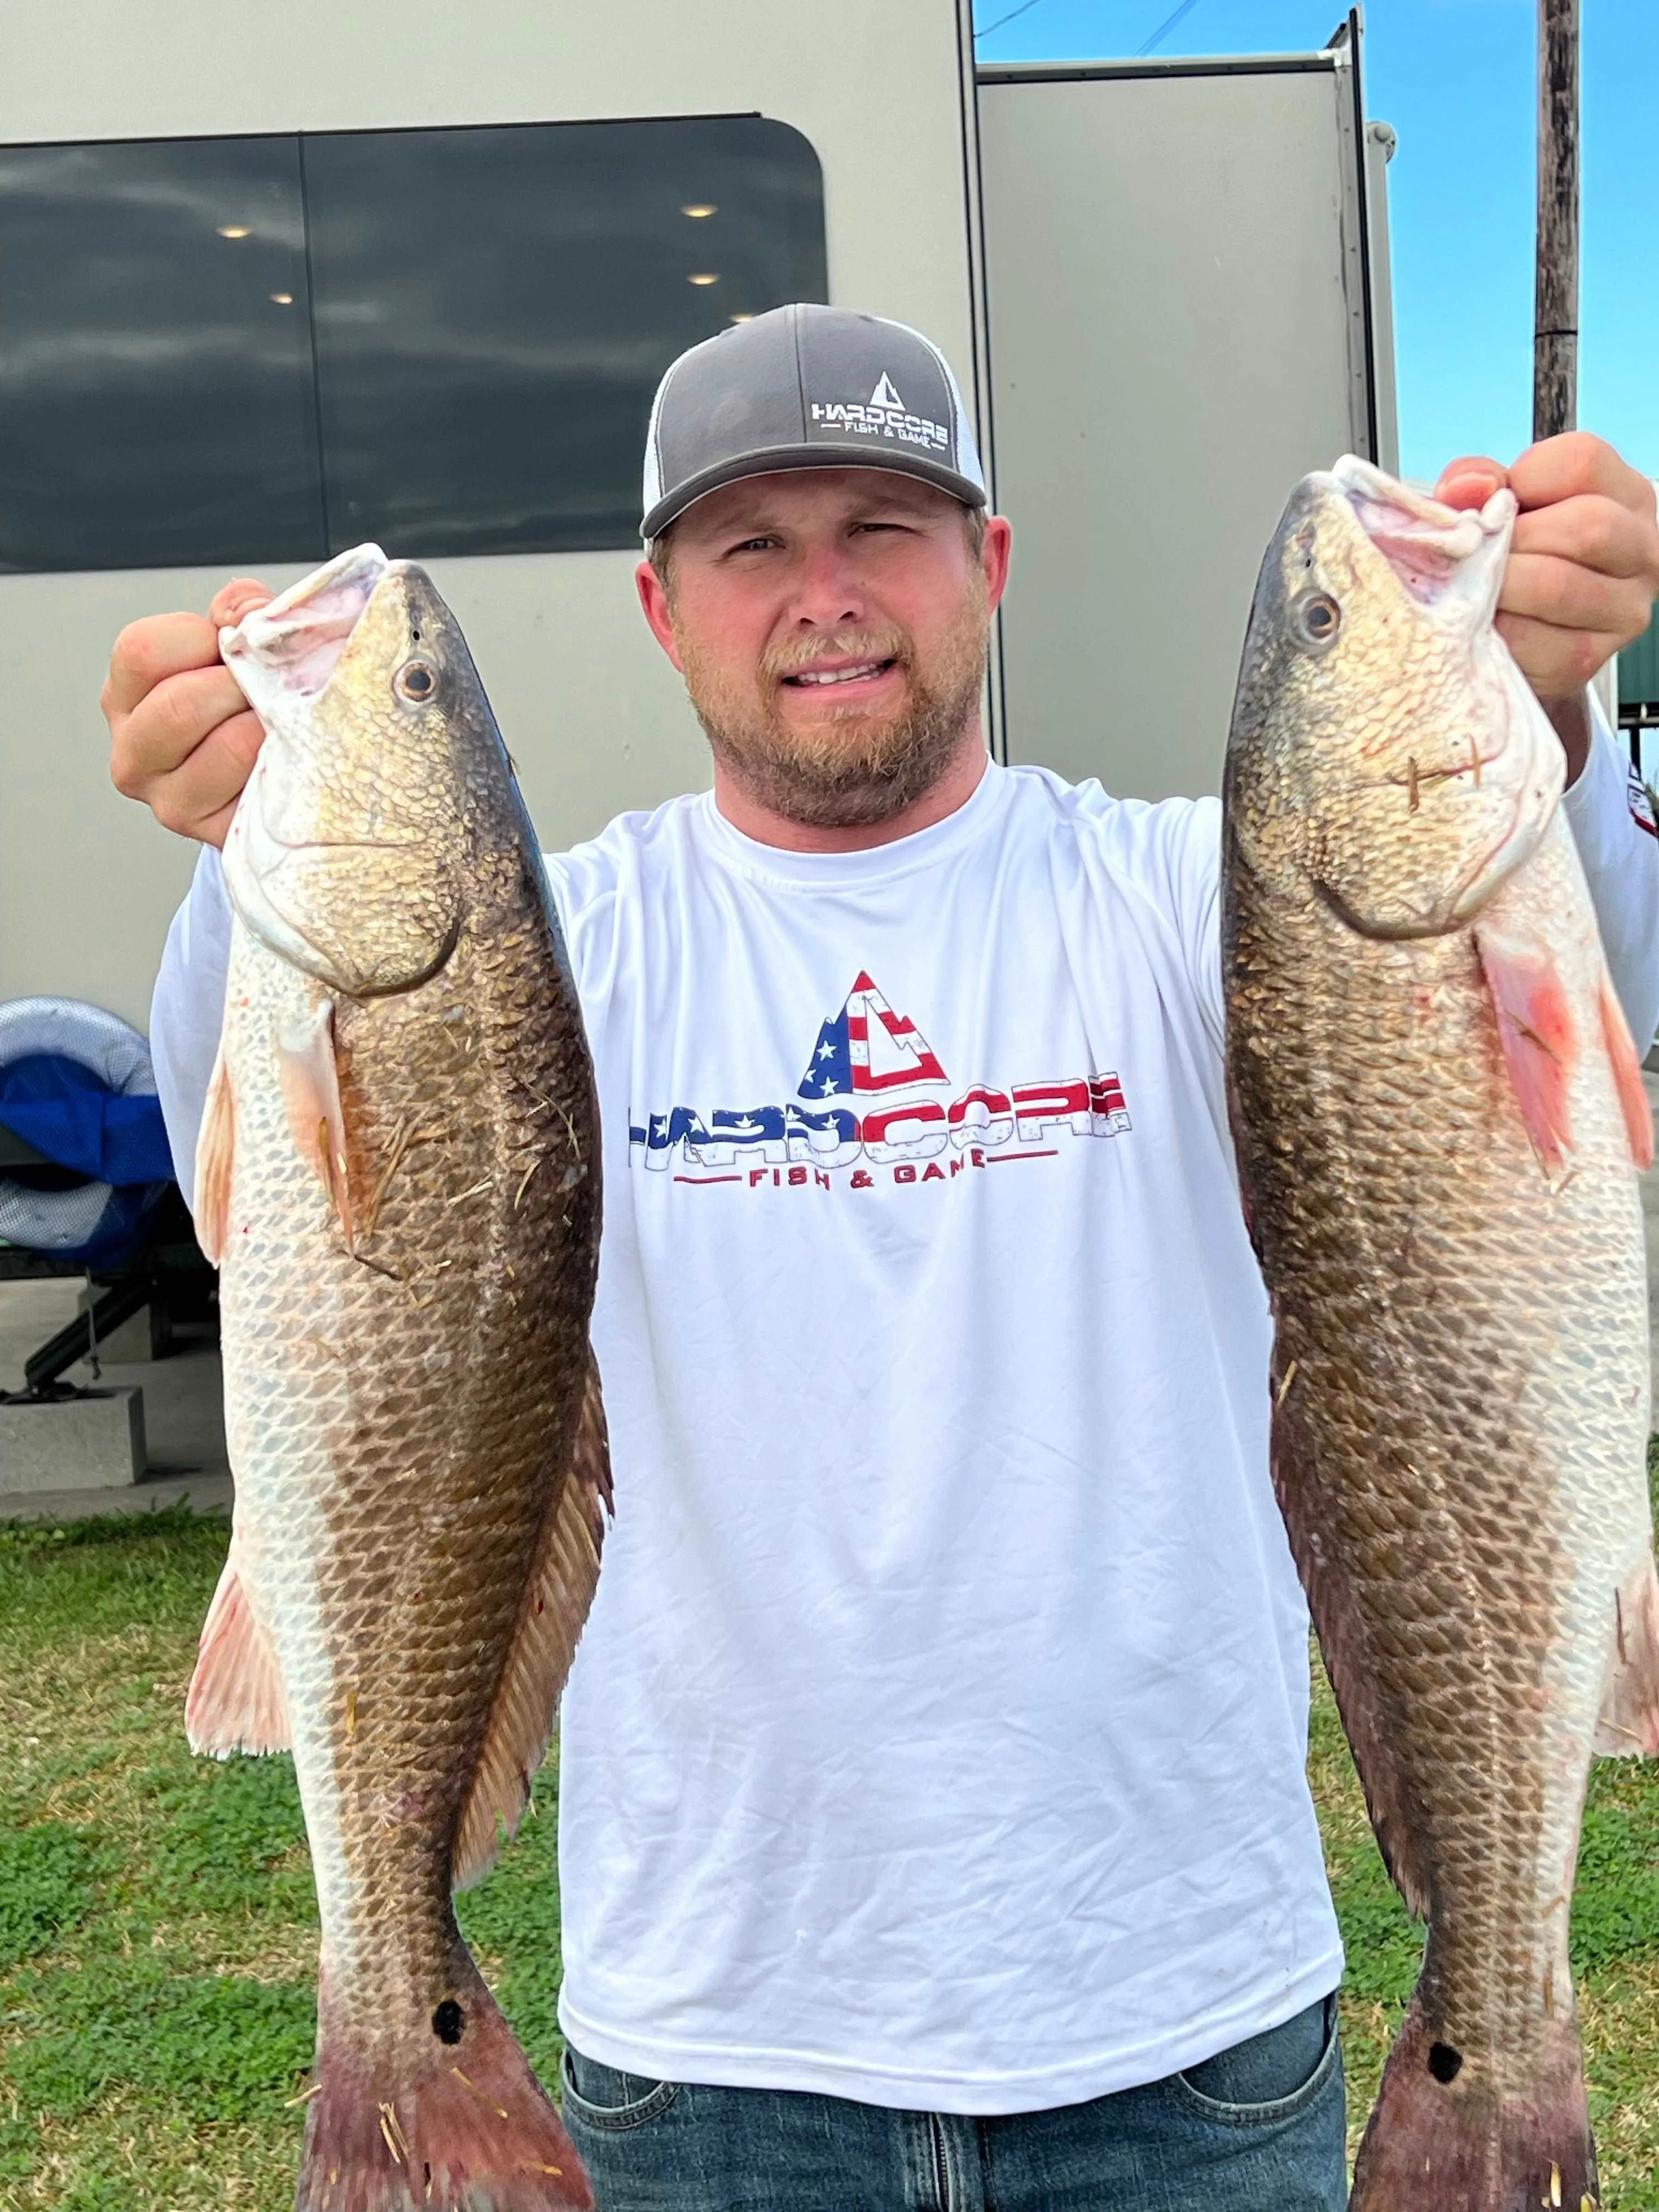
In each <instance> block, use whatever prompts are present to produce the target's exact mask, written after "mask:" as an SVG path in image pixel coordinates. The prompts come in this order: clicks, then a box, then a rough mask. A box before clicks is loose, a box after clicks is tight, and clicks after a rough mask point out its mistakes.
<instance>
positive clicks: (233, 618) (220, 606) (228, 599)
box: [207, 576, 276, 629]
mask: <svg viewBox="0 0 1659 2212" xmlns="http://www.w3.org/2000/svg"><path fill="white" fill-rule="evenodd" d="M275 597H276V594H275V592H271V591H270V590H268V589H267V588H266V586H264V584H261V583H259V582H258V580H256V579H255V578H254V577H252V576H234V577H233V578H232V579H231V580H230V582H229V583H228V584H222V585H221V586H219V589H218V590H217V591H216V592H215V593H214V595H213V602H212V605H210V607H209V609H208V611H207V618H208V620H209V621H210V623H213V624H215V626H216V628H218V629H234V628H235V626H236V624H237V623H239V622H240V621H241V619H242V617H243V616H244V615H251V614H252V612H253V610H254V609H255V607H266V606H269V605H270V602H271V600H272V599H274V598H275Z"/></svg>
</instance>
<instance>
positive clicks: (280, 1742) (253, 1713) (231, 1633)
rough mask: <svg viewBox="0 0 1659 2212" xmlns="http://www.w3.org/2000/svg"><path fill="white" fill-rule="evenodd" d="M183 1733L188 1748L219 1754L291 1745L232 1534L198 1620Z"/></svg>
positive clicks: (278, 1678)
mask: <svg viewBox="0 0 1659 2212" xmlns="http://www.w3.org/2000/svg"><path fill="white" fill-rule="evenodd" d="M185 1735H186V1736H187V1737H188V1738H189V1741H190V1747H191V1750H192V1751H210V1752H212V1753H215V1754H216V1756H217V1757H219V1758H221V1759H222V1758H224V1757H225V1756H226V1754H227V1753H230V1752H233V1751H252V1752H263V1751H289V1750H291V1749H292V1748H293V1742H294V1738H293V1732H292V1730H291V1729H290V1727H289V1717H288V1705H287V1702H286V1700H285V1699H284V1698H283V1677H282V1671H281V1669H280V1668H278V1666H277V1664H276V1652H275V1651H274V1650H272V1649H271V1647H270V1639H269V1638H267V1637H266V1636H265V1635H264V1632H263V1631H262V1630H261V1629H260V1627H259V1626H258V1622H257V1621H256V1620H254V1618H253V1614H252V1610H251V1608H250V1607H249V1605H248V1601H247V1593H246V1591H245V1590H244V1589H243V1588H242V1579H241V1575H240V1571H239V1568H238V1562H237V1557H236V1543H235V1539H234V1537H233V1538H232V1540H231V1547H230V1555H229V1557H228V1559H226V1561H225V1565H224V1571H223V1573H222V1575H221V1576H220V1577H219V1587H218V1589H216V1590H215V1592H214V1593H213V1602H212V1604H211V1605H210V1607H208V1616H207V1619H206V1620H205V1621H204V1622H203V1624H202V1640H201V1645H200V1649H199V1651H198V1654H197V1661H196V1672H195V1674H193V1675H192V1676H191V1683H190V1695H189V1696H188V1697H187V1698H186V1699H185Z"/></svg>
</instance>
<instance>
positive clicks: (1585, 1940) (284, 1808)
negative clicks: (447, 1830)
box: [0, 1513, 1659, 2212]
mask: <svg viewBox="0 0 1659 2212" xmlns="http://www.w3.org/2000/svg"><path fill="white" fill-rule="evenodd" d="M226 1536H227V1524H226V1523H225V1522H222V1521H215V1520H204V1521H195V1520H191V1518H190V1517H189V1516H187V1515H185V1514H180V1513H174V1514H158V1515H155V1516H153V1517H151V1518H149V1519H145V1520H133V1521H126V1522H116V1521H112V1522H88V1523H82V1524H80V1525H78V1526H76V1527H72V1528H67V1529H58V1530H40V1529H27V1528H14V1529H9V1530H8V1529H0V1686H3V1687H0V2208H3V2212H24V2208H31V2212H33V2208H35V2207H48V2206H50V2207H53V2208H62V2209H63V2212H94V2208H98V2212H103V2208H109V2212H207V2208H209V2207H219V2206H225V2205H231V2206H246V2207H249V2208H252V2212H288V2208H289V2205H290V2204H291V2203H292V2197H293V2186H294V2172H295V2160H296V2154H297V2150H298V2144H299V2136H300V2129H301V2118H302V2114H301V2111H300V2109H299V2108H298V2107H297V2106H295V2103H294V2102H293V2101H292V2100H293V2099H294V2098H295V2094H296V2092H297V2091H298V2090H299V2089H300V2088H301V2086H302V2083H303V2081H304V2078H305V2074H306V2069H307V2064H308V2063H309V2059H310V2056H311V2044H312V2024H313V2009H312V2008H313V1990H312V1974H313V1958H314V1949H315V1942H316V1933H315V1918H314V1912H313V1903H312V1893H311V1878H310V1872H309V1868H308V1866H307V1857H306V1848H305V1835H304V1829H303V1826H302V1825H301V1819H300V1808H299V1802H298V1799H297V1797H296V1796H295V1790H294V1779H293V1771H292V1768H291V1766H290V1765H289V1762H288V1760H286V1759H232V1760H230V1761H228V1763H226V1764H224V1765H220V1764H218V1763H216V1762H215V1761H212V1760H207V1759H199V1760H198V1759H191V1756H190V1753H188V1751H187V1750H186V1749H185V1741H184V1735H183V1731H182V1728H181V1725H180V1717H179V1716H180V1711H181V1708H182V1705H183V1699H184V1692H185V1684H186V1682H187V1681H188V1680H189V1675H190V1669H191V1661H192V1658H193V1656H194V1650H195V1642H196V1635H197V1630H198V1628H199V1626H200V1625H201V1620H202V1616H203V1613H204V1611H205V1609H206V1606H207V1601H208V1599H209V1597H210V1595H211V1593H212V1589H213V1585H214V1583H215V1580H216V1577H217V1575H218V1571H219V1567H220V1564H221V1562H222V1559H223V1556H224V1547H225V1542H226ZM1311 1771H1312V1775H1313V1779H1314V1786H1315V1792H1316V1796H1317V1797H1318V1800H1319V1804H1320V1811H1321V1816H1322V1821H1323V1825H1324V1832H1325V1844H1326V1854H1327V1858H1328V1864H1329V1867H1330V1871H1331V1878H1332V1883H1333V1887H1334V1890H1335V1893H1336V1899H1337V1905H1338V1910H1339V1911H1340V1914H1341V1917H1342V1923H1343V1929H1344V1933H1345V1935H1346V1939H1347V1943H1348V1951H1349V1972H1348V1980H1347V1984H1346V1989H1345V1991H1344V1999H1343V2011H1344V2029H1345V2033H1346V2039H1347V2051H1348V2068H1349V2080H1350V2087H1351V2101H1352V2111H1353V2112H1354V2114H1355V2116H1356V2119H1357V2120H1360V2119H1363V2118H1364V2112H1365V2111H1366V2110H1367V2108H1368V2106H1369V2103H1370V2097H1371V2095H1372V2093H1374V2091H1375V2088H1376V2079H1377V2075H1378V2073H1379V2071H1380V2069H1381V2066H1382V2062H1383V2053H1384V2051H1385V2050H1386V2048H1387V2045H1388V2041H1389V2035H1390V2033H1391V2032H1392V2028H1393V2025H1394V2023H1395V2021H1396V2020H1397V2019H1398V2017H1399V2014H1400V2010H1401V2005H1402V2002H1403V2001H1404V1999H1405V1997H1406V1996H1407V1992H1408V1991H1409V1990H1410V1988H1411V1985H1412V1982H1413V1978H1414V1976H1415V1973H1416V1961H1417V1954H1418V1939H1417V1936H1416V1935H1415V1933H1414V1931H1413V1928H1412V1926H1411V1923H1409V1922H1408V1921H1407V1917H1406V1916H1405V1913H1404V1911H1403V1910H1402V1909H1401V1905H1400V1904H1399V1901H1398V1900H1397V1899H1396V1898H1395V1893H1394V1892H1393V1890H1392V1888H1391V1887H1389V1881H1388V1879H1387V1877H1386V1875H1384V1874H1383V1869H1382V1865H1381V1863H1380V1861H1379V1860H1378V1858H1377V1855H1376V1848H1375V1846H1374V1844H1372V1842H1371V1838H1370V1829H1369V1827H1368V1826H1367V1825H1366V1821H1365V1814H1364V1805H1363V1802H1362V1801H1361V1799H1360V1796H1359V1790H1358V1784H1357V1782H1356V1781H1355V1779H1354V1775H1353V1770H1352V1764H1351V1762H1350V1760H1349V1758H1348V1754H1347V1750H1346V1746H1345V1744H1344V1742H1343V1740H1342V1733H1341V1730H1340V1727H1339V1726H1338V1724H1337V1720H1336V1716H1335V1712H1334V1708H1333V1706H1332V1705H1331V1701H1330V1699H1329V1696H1328V1693H1327V1692H1325V1690H1324V1688H1323V1685H1322V1682H1321V1683H1318V1684H1317V1685H1316V1705H1315V1713H1314V1726H1313V1741H1312V1750H1311ZM536 1796H537V1808H538V1818H537V1819H535V1820H529V1821H526V1824H525V1827H524V1831H523V1832H522V1834H521V1836H520V1839H519V1841H518V1842H517V1844H514V1845H513V1847H512V1848H511V1849H510V1850H508V1851H507V1853H506V1854H505V1855H504V1857H503V1858H502V1861H501V1864H500V1865H499V1866H498V1867H497V1869H496V1870H495V1873H494V1874H493V1875H491V1876H490V1878H489V1881H487V1882H485V1883H484V1884H483V1886H482V1887H480V1888H478V1889H477V1890H476V1891H474V1892H472V1893H471V1894H470V1895H469V1896H467V1897H465V1898H464V1899H462V1900H461V1909H462V1920H463V1924H464V1926H465V1929H466V1931H467V1935H468V1936H469V1939H470V1940H471V1943H472V1945H473V1948H474V1949H475V1950H476V1951H477V1953H478V1954H479V1956H480V1958H481V1959H482V1960H483V1966H484V1969H485V1972H487V1973H488V1974H489V1978H490V1980H491V1982H492V1983H493V1984H495V1989H496V1990H497V1992H498V1993H499V1995H500V1996H501V2001H502V2002H503V2004H504V2005H505V2007H506V2008H507V2015H508V2016H509V2018H510V2019H511V2020H512V2021H513V2025H514V2026H515V2027H517V2029H518V2031H519V2033H520V2037H521V2039H523V2041H524V2043H525V2045H526V2048H527V2049H528V2051H529V2052H530V2055H531V2057H532V2061H533V2062H534V2063H535V2064H536V2065H537V2067H538V2069H539V2070H541V2071H542V2073H543V2074H544V2078H547V2079H551V2078H553V2072H554V2067H555V2063H556V2057H557V2051H558V2032H557V2027H556V2022H555V2015H554V1998H555V1993H556V1988H557V1982H558V1939H559V1928H558V1909H557V1904H556V1888H555V1862H554V1848H553V1846H554V1825H555V1824H554V1820H553V1819H552V1817H551V1815H552V1814H553V1810H554V1803H555V1780H554V1775H553V1771H552V1770H551V1768H549V1769H548V1770H546V1771H544V1773H543V1775H542V1777H541V1778H540V1780H539V1781H538V1784H537V1791H536ZM1574 1953H1575V1958H1576V1961H1577V1967H1578V1971H1579V1974H1580V1984H1579V1988H1580V1998H1581V2002H1582V2006H1583V2016H1584V2027H1585V2042H1586V2045H1587V2048H1588V2054H1589V2075H1590V2081H1591V2100H1592V2105H1593V2107H1594V2110H1595V2121H1596V2129H1597V2134H1598V2137H1599V2141H1600V2144H1601V2159H1602V2177H1603V2183H1604V2190H1605V2201H1606V2203H1607V2207H1608V2208H1609V2212H1659V1770H1656V1768H1652V1767H1647V1766H1644V1765H1638V1764H1636V1763H1633V1762H1626V1761H1619V1762H1608V1763H1605V1764H1603V1765H1601V1766H1599V1767H1598V1769H1597V1771H1596V1773H1595V1779H1594V1782H1593V1784H1592V1787H1591V1791H1590V1802H1589V1810H1588V1812H1587V1814H1586V1816H1585V1823H1584V1850H1583V1863H1582V1866H1581V1870H1580V1875H1579V1887H1578V1894H1577V1903H1576V1905H1575V1908H1574ZM1357 2132H1358V2130H1357V2128H1356V2136H1357Z"/></svg>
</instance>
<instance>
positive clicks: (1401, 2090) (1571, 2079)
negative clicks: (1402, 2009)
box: [1349, 1991, 1601, 2212]
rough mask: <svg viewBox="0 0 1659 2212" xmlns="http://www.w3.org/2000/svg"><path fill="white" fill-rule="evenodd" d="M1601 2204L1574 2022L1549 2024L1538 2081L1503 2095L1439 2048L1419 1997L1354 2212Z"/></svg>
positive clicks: (1496, 2211)
mask: <svg viewBox="0 0 1659 2212" xmlns="http://www.w3.org/2000/svg"><path fill="white" fill-rule="evenodd" d="M1563 2002H1564V2003H1565V2004H1567V2005H1571V1992H1570V1991H1565V1992H1563ZM1600 2203H1601V2195H1600V2192H1599V2188H1598V2185H1597V2182H1596V2178H1595V2141H1594V2139H1593V2137H1592V2136H1591V2134H1590V2124H1589V2105H1588V2103H1587V2101H1586V2100H1585V2095H1584V2072H1583V2057H1582V2053H1581V2051H1580V2048H1579V2042H1578V2029H1577V2024H1576V2023H1575V2022H1574V2021H1573V2020H1572V2019H1571V2017H1565V2018H1561V2019H1558V2020H1554V2021H1550V2022H1549V2023H1548V2024H1547V2033H1546V2036H1545V2039H1544V2041H1543V2045H1542V2047H1541V2051H1540V2055H1539V2060H1538V2064H1537V2066H1536V2068H1535V2069H1534V2072H1533V2074H1532V2075H1531V2078H1530V2079H1529V2080H1523V2081H1520V2082H1519V2083H1518V2084H1512V2083H1509V2082H1505V2083H1504V2084H1502V2085H1499V2084H1497V2083H1495V2082H1493V2081H1492V2079H1491V2077H1490V2075H1487V2076H1486V2077H1485V2078H1483V2077H1482V2075H1481V2073H1480V2069H1478V2068H1477V2067H1476V2065H1475V2064H1474V2063H1473V2062H1471V2063H1467V2064H1466V2063H1464V2061H1463V2059H1462V2053H1461V2052H1459V2051H1456V2050H1455V2048H1454V2047H1453V2046H1452V2045H1449V2044H1447V2043H1445V2042H1443V2041H1441V2040H1440V2039H1438V2037H1437V2035H1436V2033H1435V2031H1434V2029H1433V2028H1432V2027H1431V2026H1430V2024H1429V2022H1428V2021H1427V2019H1426V2018H1425V2014H1424V2011H1423V2008H1422V2001H1421V1999H1420V1997H1413V1999H1412V2003H1411V2009H1410V2011H1409V2012H1408V2013H1407V2015H1406V2021H1405V2025H1404V2027H1402V2028H1401V2031H1400V2034H1399V2037H1398V2039H1396V2041H1395V2046H1394V2049H1393V2050H1392V2051H1390V2052H1389V2063H1388V2064H1387V2066H1386V2067H1384V2069H1383V2086H1382V2088H1381V2089H1380V2090H1379V2092H1378V2093H1377V2100H1376V2106H1375V2108H1374V2109H1373V2111H1372V2113H1371V2118H1370V2125H1369V2126H1368V2127H1367V2129H1366V2130H1365V2139H1364V2142H1363V2143H1361V2145H1360V2147H1359V2157H1358V2161H1357V2163H1356V2165H1355V2167H1354V2178H1353V2195H1352V2198H1351V2199H1350V2202H1349V2212H1424V2208H1425V2206H1430V2205H1436V2206H1442V2205H1443V2206H1445V2207H1447V2208H1450V2207H1452V2206H1455V2207H1456V2208H1457V2212H1536V2209H1537V2208H1538V2207H1540V2206H1543V2207H1546V2208H1551V2207H1554V2206H1558V2205H1559V2206H1560V2207H1561V2208H1563V2212H1596V2208H1597V2207H1598V2206H1599V2205H1600Z"/></svg>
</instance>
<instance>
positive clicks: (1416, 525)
mask: <svg viewBox="0 0 1659 2212" xmlns="http://www.w3.org/2000/svg"><path fill="white" fill-rule="evenodd" d="M1329 483H1330V486H1331V489H1333V490H1334V491H1337V492H1340V494H1341V495H1343V496H1344V497H1345V498H1346V501H1347V502H1348V505H1349V507H1350V508H1351V509H1352V513H1353V516H1354V520H1356V521H1357V522H1358V525H1359V526H1360V528H1361V530H1363V531H1364V533H1365V536H1366V538H1368V539H1369V540H1370V544H1372V545H1373V546H1375V548H1376V550H1377V551H1378V552H1379V553H1380V554H1381V555H1382V556H1383V560H1384V561H1385V562H1387V563H1388V565H1389V568H1390V569H1391V570H1392V571H1393V573H1394V574H1395V577H1396V578H1397V579H1398V580H1399V581H1400V583H1401V585H1402V586H1404V588H1405V590H1406V591H1407V593H1408V594H1409V595H1410V597H1411V598H1412V599H1414V600H1415V601H1416V602H1417V604H1418V605H1419V606H1422V607H1425V608H1427V609H1428V610H1429V611H1430V612H1431V613H1432V614H1434V615H1436V616H1437V617H1439V618H1440V619H1442V620H1443V621H1445V622H1448V623H1455V624H1458V625H1459V626H1461V627H1467V628H1468V629H1474V628H1476V627H1478V626H1479V625H1480V624H1481V623H1485V622H1486V621H1487V620H1489V619H1490V617H1491V616H1492V611H1493V609H1494V608H1495V607H1496V605H1497V604H1498V590H1499V587H1500V586H1501V585H1502V583H1503V580H1504V562H1505V560H1506V558H1507V556H1508V554H1509V545H1510V530H1511V528H1512V527H1513V525H1514V521H1515V516H1516V500H1515V495H1514V493H1513V492H1511V491H1509V490H1507V489H1499V490H1498V491H1495V492H1494V493H1493V494H1492V497H1491V498H1490V499H1489V500H1488V501H1486V505H1485V506H1484V507H1480V508H1479V509H1476V508H1473V507H1462V508H1459V507H1445V506H1443V505H1442V503H1441V502H1440V501H1438V500H1437V499H1431V498H1430V496H1429V495H1428V494H1427V493H1426V492H1424V491H1419V489H1417V488H1416V486H1415V485H1413V484H1407V483H1400V482H1399V480H1398V479H1397V478H1395V477H1390V476H1386V475H1384V473H1383V471H1382V470H1381V469H1379V468H1376V467H1373V465H1371V463H1370V462H1369V461H1362V460H1360V459H1358V458H1357V457H1356V456H1355V455H1353V454H1352V453H1347V454H1345V455H1344V456H1343V458H1342V459H1340V461H1339V462H1338V463H1337V464H1336V466H1335V467H1334V469H1333V470H1332V471H1331V472H1330V477H1329Z"/></svg>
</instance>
